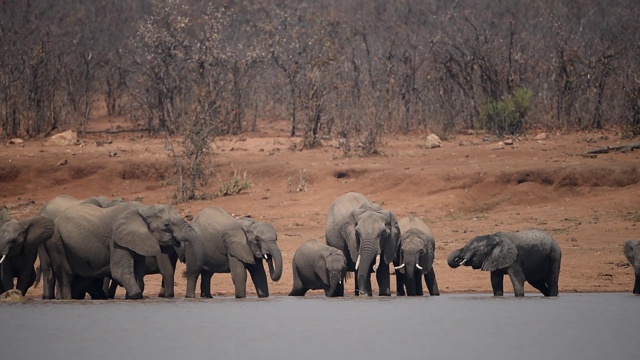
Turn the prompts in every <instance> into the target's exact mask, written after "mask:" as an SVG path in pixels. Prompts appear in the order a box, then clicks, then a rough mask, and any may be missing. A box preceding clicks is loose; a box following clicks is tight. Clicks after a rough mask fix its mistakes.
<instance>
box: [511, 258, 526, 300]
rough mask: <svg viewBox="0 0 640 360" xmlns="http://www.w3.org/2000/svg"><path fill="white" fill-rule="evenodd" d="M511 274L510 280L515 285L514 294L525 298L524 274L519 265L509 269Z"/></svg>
mask: <svg viewBox="0 0 640 360" xmlns="http://www.w3.org/2000/svg"><path fill="white" fill-rule="evenodd" d="M507 274H509V278H510V279H511V283H512V284H513V292H514V294H515V296H517V297H520V296H524V280H525V277H524V273H523V272H522V269H521V268H520V266H518V264H513V265H511V266H510V267H509V270H508V271H507Z"/></svg>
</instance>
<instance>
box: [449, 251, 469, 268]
mask: <svg viewBox="0 0 640 360" xmlns="http://www.w3.org/2000/svg"><path fill="white" fill-rule="evenodd" d="M461 252H462V249H458V250H454V251H452V252H451V254H449V257H447V264H449V266H450V267H452V268H454V269H455V268H457V267H458V266H460V265H463V264H464V262H465V260H466V259H463V258H461V256H460V253H461Z"/></svg>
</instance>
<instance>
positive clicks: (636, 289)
mask: <svg viewBox="0 0 640 360" xmlns="http://www.w3.org/2000/svg"><path fill="white" fill-rule="evenodd" d="M624 256H625V257H626V258H627V260H629V264H631V266H633V270H634V273H635V283H634V285H633V293H634V294H636V295H640V239H638V240H627V241H625V243H624Z"/></svg>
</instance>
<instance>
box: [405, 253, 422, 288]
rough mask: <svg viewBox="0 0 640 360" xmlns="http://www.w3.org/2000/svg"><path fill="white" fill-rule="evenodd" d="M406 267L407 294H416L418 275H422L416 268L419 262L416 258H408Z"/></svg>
mask: <svg viewBox="0 0 640 360" xmlns="http://www.w3.org/2000/svg"><path fill="white" fill-rule="evenodd" d="M404 264H405V267H404V275H405V286H406V287H407V296H415V295H416V275H417V276H420V274H421V272H419V271H420V270H418V269H417V268H416V265H418V263H417V262H416V261H415V260H414V259H406V260H405V262H404ZM416 272H418V274H416Z"/></svg>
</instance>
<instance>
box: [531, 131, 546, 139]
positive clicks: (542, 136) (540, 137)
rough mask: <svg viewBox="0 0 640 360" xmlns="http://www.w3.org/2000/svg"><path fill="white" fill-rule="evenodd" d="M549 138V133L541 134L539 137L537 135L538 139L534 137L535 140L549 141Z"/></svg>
mask: <svg viewBox="0 0 640 360" xmlns="http://www.w3.org/2000/svg"><path fill="white" fill-rule="evenodd" d="M548 138H549V134H547V133H540V134H538V135H536V137H534V138H533V139H534V140H547V139H548Z"/></svg>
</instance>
